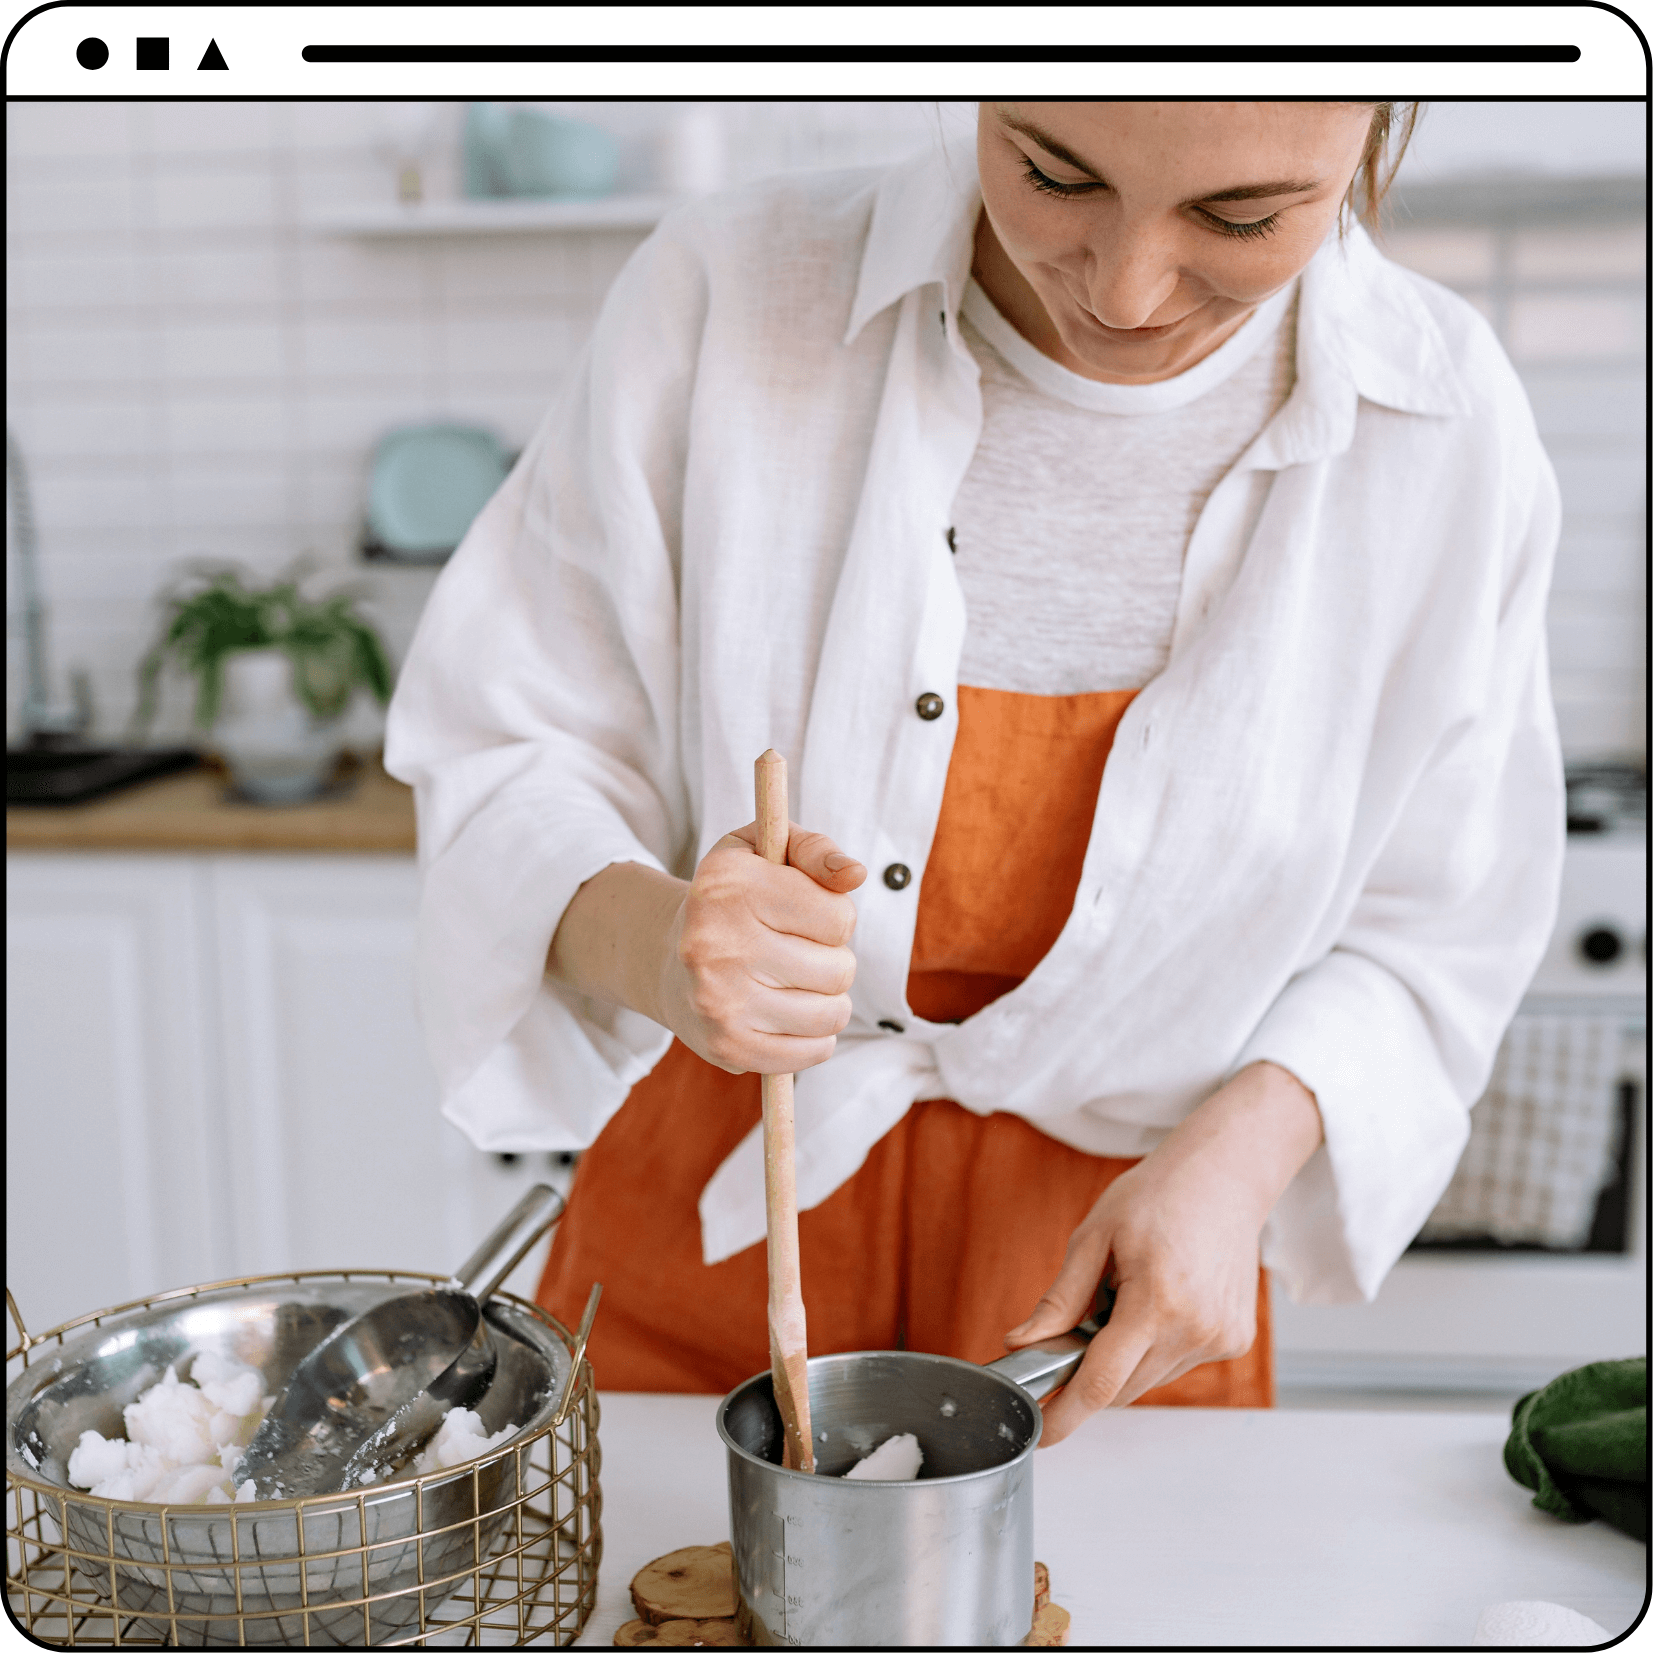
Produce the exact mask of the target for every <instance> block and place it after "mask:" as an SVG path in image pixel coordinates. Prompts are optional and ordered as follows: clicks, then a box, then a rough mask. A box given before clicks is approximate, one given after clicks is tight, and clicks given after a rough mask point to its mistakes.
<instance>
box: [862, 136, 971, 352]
mask: <svg viewBox="0 0 1654 1654" xmlns="http://www.w3.org/2000/svg"><path fill="white" fill-rule="evenodd" d="M981 206H982V190H981V187H980V185H979V184H978V183H977V176H976V131H975V127H974V125H973V127H972V129H971V131H970V132H969V134H968V135H965V134H954V135H951V136H950V137H948V138H945V139H943V140H942V141H941V142H940V143H938V144H933V145H932V146H931V147H930V148H929V149H927V150H925V151H923V152H922V153H921V154H918V155H915V156H914V157H913V158H912V159H911V160H909V161H902V162H899V163H898V164H897V165H895V166H893V167H890V168H888V169H887V170H886V172H885V174H884V176H883V177H882V178H881V179H880V181H879V186H878V191H877V193H876V195H875V196H874V199H873V220H872V223H871V224H870V225H869V226H868V231H867V245H866V248H865V249H864V251H863V253H862V260H861V274H860V277H859V279H858V280H857V282H856V297H855V302H854V303H853V304H852V305H851V306H850V326H849V328H848V330H847V331H846V333H845V335H844V342H845V343H846V344H850V343H852V342H853V341H854V340H855V337H856V335H857V334H858V333H860V332H861V330H862V329H863V328H864V327H865V326H866V325H867V324H868V322H869V321H871V320H872V318H873V317H874V316H876V315H878V313H879V312H880V311H881V310H884V309H886V308H887V307H888V306H890V305H892V304H895V303H897V302H898V301H899V300H901V299H903V298H905V297H906V296H907V295H908V294H909V293H911V292H912V291H913V290H914V289H915V288H916V287H923V286H925V285H927V284H928V283H930V282H940V283H941V284H942V289H943V296H942V304H943V308H944V309H945V310H946V311H947V313H948V316H949V318H950V319H951V318H952V317H953V316H955V315H957V314H958V311H959V306H960V303H961V302H962V301H963V299H964V297H965V284H966V283H967V282H968V281H969V280H970V274H971V260H972V258H973V256H974V253H975V243H976V218H977V213H978V211H979V210H980V208H981Z"/></svg>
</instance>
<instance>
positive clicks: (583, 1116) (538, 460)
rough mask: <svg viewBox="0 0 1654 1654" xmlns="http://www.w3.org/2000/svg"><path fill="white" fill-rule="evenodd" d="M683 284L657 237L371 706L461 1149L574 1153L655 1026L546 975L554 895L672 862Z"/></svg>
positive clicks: (690, 311) (685, 398) (698, 278)
mask: <svg viewBox="0 0 1654 1654" xmlns="http://www.w3.org/2000/svg"><path fill="white" fill-rule="evenodd" d="M704 290H705V283H704V280H703V279H702V271H701V270H700V268H699V266H698V262H697V260H696V257H695V255H694V253H693V250H692V249H691V248H689V247H688V246H686V245H685V244H684V242H683V241H682V240H680V239H676V238H674V236H673V234H672V233H671V226H670V222H669V223H668V225H666V226H663V228H662V229H661V230H660V231H658V232H657V233H656V235H655V236H654V237H652V238H651V240H650V241H649V242H647V243H646V244H645V245H644V246H643V247H642V248H641V249H640V250H639V252H638V253H637V254H636V255H634V257H633V259H632V260H631V262H630V263H629V264H628V266H627V267H626V269H625V270H624V271H623V272H622V274H621V275H620V277H619V278H618V279H617V280H616V282H615V284H614V287H613V288H612V289H611V291H610V294H609V297H608V300H607V302H606V303H605V306H604V309H603V312H602V315H601V317H600V319H599V321H598V324H597V326H596V328H595V330H594V333H593V336H592V339H591V341H590V343H589V344H588V346H587V348H586V350H585V351H584V352H583V353H582V356H581V358H580V361H579V363H578V365H577V368H576V370H575V372H574V373H573V375H572V377H571V379H570V382H569V383H568V385H567V386H566V388H565V390H564V391H563V393H562V395H561V396H560V397H559V398H558V400H557V403H556V405H555V406H554V407H553V409H552V411H551V413H550V414H549V415H548V417H547V419H546V420H545V422H544V423H543V425H542V426H541V428H540V430H539V432H538V434H537V435H536V437H535V438H534V440H533V442H532V443H531V444H530V446H529V447H528V449H527V450H526V451H525V453H524V454H523V456H522V458H521V459H520V461H519V462H518V464H517V465H516V467H515V468H514V470H513V472H512V474H511V476H510V477H509V478H508V479H507V481H506V483H505V484H504V486H503V487H502V488H501V489H500V491H499V493H498V494H497V495H496V496H495V497H494V499H493V500H492V501H491V502H490V503H489V505H488V506H487V507H486V508H485V509H484V511H483V512H482V514H481V515H480V516H479V517H478V518H477V520H476V522H475V524H474V525H473V526H472V528H471V530H470V532H469V533H468V534H467V536H466V538H465V541H464V543H463V544H462V545H461V546H460V548H459V549H458V551H456V552H455V554H454V556H453V557H452V559H451V560H450V562H449V564H448V566H447V567H446V568H445V569H444V571H443V573H442V576H441V578H440V580H439V581H438V582H437V585H436V588H435V590H434V592H433V594H432V596H431V599H430V601H429V603H428V605H427V607H426V609H425V612H424V615H423V616H422V618H421V622H420V626H419V629H418V632H417V634H416V636H415V638H414V641H413V645H412V647H411V649H410V651H409V655H408V659H407V661H406V663H405V665H404V667H403V670H402V673H401V676H400V679H399V682H398V685H397V690H396V695H395V698H394V700H393V702H392V706H391V710H390V718H389V723H388V728H387V739H386V758H385V761H386V767H387V768H388V769H389V770H390V772H391V773H392V774H393V775H396V776H397V777H399V778H400V779H402V780H403V781H406V782H408V783H409V784H410V785H412V786H413V788H414V789H415V796H416V803H417V809H418V820H419V860H420V869H421V897H420V909H419V926H418V964H417V976H418V992H419V1005H420V1014H421V1018H422V1021H423V1023H424V1028H425V1034H426V1040H427V1044H428V1045H429V1048H430V1050H431V1053H432V1056H433V1059H434V1061H435V1064H436V1068H437V1073H438V1078H439V1083H440V1086H441V1091H442V1099H443V1112H444V1113H445V1114H446V1116H447V1117H448V1118H449V1119H450V1120H452V1121H453V1122H454V1123H455V1124H456V1125H458V1126H459V1127H460V1128H461V1129H462V1130H464V1131H465V1132H466V1133H467V1135H468V1136H469V1137H470V1138H471V1140H472V1141H473V1142H474V1143H475V1144H476V1145H477V1146H478V1147H479V1148H484V1149H496V1150H522V1149H562V1148H580V1147H583V1146H585V1145H586V1144H588V1143H590V1142H591V1141H592V1139H593V1138H594V1137H595V1136H596V1135H597V1133H598V1132H599V1131H600V1130H601V1129H602V1127H603V1125H604V1123H605V1122H606V1121H607V1120H608V1119H609V1118H610V1116H611V1115H613V1113H614V1112H615V1110H616V1109H618V1108H619V1106H620V1104H621V1102H623V1101H624V1099H625V1096H626V1093H627V1090H628V1089H629V1087H630V1086H631V1085H632V1083H633V1082H634V1081H635V1080H637V1079H638V1078H640V1077H641V1076H642V1075H643V1074H645V1073H647V1072H648V1070H649V1069H650V1068H651V1067H653V1066H654V1064H655V1063H656V1062H657V1061H658V1060H659V1059H660V1057H661V1055H662V1054H663V1053H664V1051H665V1049H666V1047H667V1045H668V1043H669V1040H670V1036H669V1035H668V1034H667V1033H666V1032H665V1030H663V1029H661V1028H660V1027H659V1026H657V1025H656V1024H655V1023H653V1022H650V1021H649V1020H648V1019H647V1018H644V1017H642V1016H639V1015H637V1014H636V1013H633V1012H630V1011H627V1010H623V1009H621V1008H620V1007H618V1006H614V1005H609V1004H603V1003H599V1002H596V1001H592V1000H589V999H586V998H584V997H583V996H580V995H577V994H574V993H572V992H570V991H568V990H565V989H563V988H562V987H560V986H559V985H558V984H555V983H553V982H551V981H550V980H549V979H548V978H547V977H546V975H545V961H546V955H547V951H548V949H549V947H550V943H551V938H552V936H553V934H554V932H555V930H556V927H557V924H558V921H559V919H560V918H561V916H562V914H563V910H564V909H565V908H566V907H567V905H568V903H569V901H570V899H571V898H572V897H573V895H574V893H575V892H576V890H578V889H579V887H580V886H581V884H583V883H584V882H585V881H586V880H587V879H589V878H591V877H592V876H593V875H594V874H595V873H598V872H600V871H601V870H602V869H603V868H604V867H607V866H609V865H611V864H613V863H615V862H640V863H642V864H644V865H646V866H650V867H655V868H664V869H671V870H673V871H682V870H683V869H682V862H683V859H684V857H685V856H686V854H687V853H688V851H689V848H690V846H691V844H692V835H691V830H690V822H689V811H688V806H687V802H686V788H685V782H684V777H683V774H682V763H681V756H680V753H679V750H678V739H677V734H678V721H679V704H678V703H679V696H680V693H681V691H680V687H679V672H678V656H679V624H678V599H677V591H678V583H677V557H678V540H679V525H680V520H681V501H682V491H683V478H684V452H685V445H686V436H685V429H686V420H687V408H688V404H689V400H690V397H691V394H692V390H693V379H694V366H695V341H696V340H697V338H698V336H699V328H700V314H701V311H702V309H703V308H704Z"/></svg>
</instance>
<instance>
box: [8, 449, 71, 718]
mask: <svg viewBox="0 0 1654 1654" xmlns="http://www.w3.org/2000/svg"><path fill="white" fill-rule="evenodd" d="M6 481H7V482H8V483H9V484H10V487H11V500H12V541H13V544H14V545H15V547H16V550H17V583H18V585H19V586H20V587H21V588H22V593H23V650H24V661H25V673H26V687H25V689H24V693H23V706H22V710H21V719H22V724H23V736H24V741H25V743H26V744H27V745H28V746H31V747H37V748H38V747H67V746H73V745H74V744H75V742H76V741H78V740H79V739H80V738H81V737H82V736H83V735H85V733H86V732H87V730H88V729H89V728H90V727H91V723H92V684H91V679H90V678H89V676H88V675H87V674H86V673H85V672H84V671H76V672H74V673H72V674H71V681H72V684H73V694H74V705H73V706H72V707H64V706H53V705H52V701H51V695H50V692H49V690H48V687H47V676H46V606H45V604H44V603H42V601H41V598H40V575H39V565H38V559H37V545H36V541H35V533H34V505H33V502H32V500H31V499H30V496H29V479H28V474H27V473H26V472H25V470H24V468H23V450H22V449H21V448H20V447H18V445H17V438H16V437H15V436H13V435H12V432H11V427H10V426H9V425H8V426H7V427H6Z"/></svg>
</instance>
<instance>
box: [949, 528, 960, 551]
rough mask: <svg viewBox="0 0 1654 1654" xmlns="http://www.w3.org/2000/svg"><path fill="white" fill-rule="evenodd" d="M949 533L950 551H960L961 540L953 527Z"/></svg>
mask: <svg viewBox="0 0 1654 1654" xmlns="http://www.w3.org/2000/svg"><path fill="white" fill-rule="evenodd" d="M947 535H948V550H949V551H958V549H959V540H958V537H957V536H956V535H955V534H954V532H953V530H952V529H951V528H950V529H949V530H948V531H947Z"/></svg>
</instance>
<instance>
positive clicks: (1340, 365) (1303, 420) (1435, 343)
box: [1242, 226, 1471, 470]
mask: <svg viewBox="0 0 1654 1654" xmlns="http://www.w3.org/2000/svg"><path fill="white" fill-rule="evenodd" d="M1300 279H1301V287H1300V297H1299V303H1298V362H1297V367H1298V379H1297V384H1296V385H1295V387H1294V389H1293V394H1292V395H1291V396H1290V397H1289V398H1288V399H1287V403H1286V406H1285V407H1284V408H1282V409H1281V411H1280V413H1279V414H1278V415H1276V417H1275V418H1274V419H1273V420H1272V421H1271V422H1270V423H1269V425H1268V426H1267V427H1265V429H1264V431H1263V433H1262V434H1261V435H1260V436H1259V438H1258V440H1257V442H1256V443H1255V444H1254V445H1253V447H1252V449H1251V451H1250V452H1249V453H1248V454H1247V455H1246V456H1245V459H1244V460H1243V462H1242V463H1243V464H1245V465H1247V466H1249V467H1251V468H1254V469H1257V470H1278V469H1280V468H1281V467H1283V466H1287V465H1301V464H1304V463H1307V462H1308V461H1311V460H1317V459H1326V458H1330V457H1331V456H1332V455H1334V454H1340V453H1343V452H1344V450H1345V449H1347V448H1348V447H1349V446H1350V444H1351V442H1352V441H1353V440H1354V438H1355V416H1356V409H1357V407H1358V406H1359V404H1360V403H1361V402H1363V401H1366V402H1371V403H1374V404H1376V405H1377V406H1379V407H1382V408H1392V409H1394V410H1395V411H1396V412H1398V413H1408V414H1422V415H1425V416H1427V417H1432V418H1458V417H1463V416H1465V415H1467V414H1469V413H1470V411H1471V401H1470V397H1469V394H1468V393H1467V391H1466V389H1465V386H1464V381H1463V380H1462V378H1461V377H1460V375H1459V371H1458V369H1457V368H1456V367H1455V366H1454V363H1453V359H1452V355H1451V353H1450V352H1449V350H1448V347H1447V342H1446V340H1445V339H1443V337H1442V334H1441V329H1440V328H1439V327H1438V326H1437V325H1436V320H1435V317H1434V316H1432V315H1431V314H1430V309H1429V307H1428V306H1427V305H1426V304H1425V302H1424V300H1423V298H1422V297H1421V296H1420V295H1419V292H1418V290H1417V288H1416V286H1415V285H1414V278H1413V277H1412V276H1410V275H1409V274H1408V273H1407V272H1406V271H1404V270H1401V269H1399V268H1398V267H1397V266H1395V265H1393V264H1391V263H1390V262H1389V261H1388V260H1387V259H1385V258H1383V257H1382V256H1380V254H1379V252H1378V249H1377V248H1376V247H1374V246H1373V243H1372V239H1371V237H1370V236H1368V234H1367V232H1366V231H1365V230H1363V229H1361V228H1360V227H1359V226H1357V227H1354V228H1352V229H1351V230H1350V231H1349V233H1348V234H1347V235H1346V236H1345V237H1344V238H1343V239H1342V240H1340V239H1339V237H1338V236H1337V234H1336V233H1334V234H1331V235H1329V236H1328V237H1327V241H1326V244H1325V245H1324V246H1323V247H1322V248H1321V250H1320V251H1319V252H1318V253H1317V254H1316V255H1315V257H1314V258H1313V259H1311V260H1310V262H1309V265H1308V267H1307V268H1306V269H1305V271H1304V273H1303V276H1302V277H1301V278H1300Z"/></svg>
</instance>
